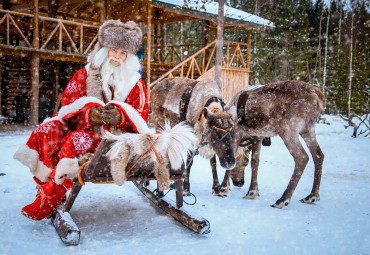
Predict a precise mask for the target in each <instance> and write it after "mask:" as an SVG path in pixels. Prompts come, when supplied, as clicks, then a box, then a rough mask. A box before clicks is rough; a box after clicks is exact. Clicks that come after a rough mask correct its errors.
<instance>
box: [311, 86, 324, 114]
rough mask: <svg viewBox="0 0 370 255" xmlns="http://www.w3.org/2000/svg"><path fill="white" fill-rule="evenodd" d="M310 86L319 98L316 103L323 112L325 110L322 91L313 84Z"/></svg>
mask: <svg viewBox="0 0 370 255" xmlns="http://www.w3.org/2000/svg"><path fill="white" fill-rule="evenodd" d="M312 87H313V89H314V92H315V93H316V95H317V96H318V98H319V102H318V104H319V107H320V110H321V112H324V111H325V95H324V93H322V91H321V90H320V89H319V88H318V87H315V86H312Z"/></svg>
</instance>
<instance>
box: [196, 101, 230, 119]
mask: <svg viewBox="0 0 370 255" xmlns="http://www.w3.org/2000/svg"><path fill="white" fill-rule="evenodd" d="M213 102H218V103H220V104H221V106H222V110H224V106H225V103H224V101H222V99H221V98H218V97H211V98H210V99H208V100H207V102H206V103H205V104H204V107H203V108H206V107H208V106H209V105H210V104H212V103H213ZM213 112H215V111H213ZM202 116H203V113H201V114H200V116H199V118H198V125H199V123H200V121H201V120H202V119H203V117H202Z"/></svg>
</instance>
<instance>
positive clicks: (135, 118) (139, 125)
mask: <svg viewBox="0 0 370 255" xmlns="http://www.w3.org/2000/svg"><path fill="white" fill-rule="evenodd" d="M108 104H115V105H119V106H120V107H122V109H123V110H124V111H125V112H126V114H127V115H128V116H126V117H128V118H129V119H130V120H131V122H133V123H134V124H135V126H136V129H137V131H138V132H139V133H143V134H146V133H151V132H150V129H149V128H148V125H147V124H146V122H145V121H144V119H143V118H142V117H141V115H140V114H139V113H138V112H137V111H136V110H135V108H134V107H132V106H131V105H129V104H126V103H124V102H119V101H111V102H109V103H108Z"/></svg>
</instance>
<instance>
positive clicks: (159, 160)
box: [146, 137, 162, 165]
mask: <svg viewBox="0 0 370 255" xmlns="http://www.w3.org/2000/svg"><path fill="white" fill-rule="evenodd" d="M146 140H148V142H149V144H150V147H151V148H152V150H153V151H154V153H155V156H156V157H157V160H158V162H159V164H161V165H162V161H161V159H160V158H159V156H158V153H157V151H156V150H155V148H154V146H153V144H152V142H151V141H150V139H149V138H148V137H147V138H146Z"/></svg>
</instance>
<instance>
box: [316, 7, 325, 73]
mask: <svg viewBox="0 0 370 255" xmlns="http://www.w3.org/2000/svg"><path fill="white" fill-rule="evenodd" d="M323 17H324V2H321V16H320V27H319V45H318V46H317V55H316V56H317V57H316V63H315V76H316V77H319V76H320V75H317V73H319V74H320V71H321V30H322V29H321V28H322V19H323ZM317 62H318V63H319V67H318V69H319V70H318V71H317Z"/></svg>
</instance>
